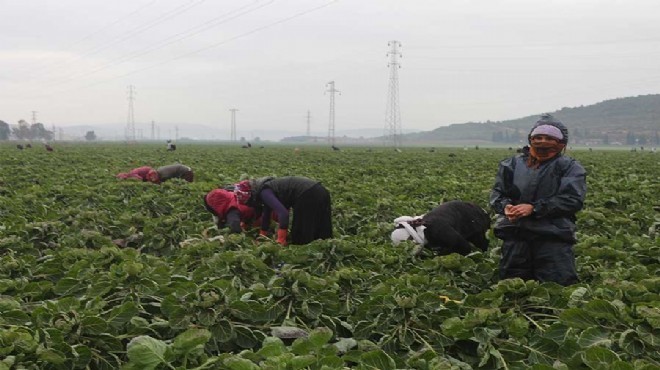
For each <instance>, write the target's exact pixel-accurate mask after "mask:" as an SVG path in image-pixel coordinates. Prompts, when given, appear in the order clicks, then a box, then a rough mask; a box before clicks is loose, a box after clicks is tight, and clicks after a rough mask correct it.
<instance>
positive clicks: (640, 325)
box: [0, 144, 660, 370]
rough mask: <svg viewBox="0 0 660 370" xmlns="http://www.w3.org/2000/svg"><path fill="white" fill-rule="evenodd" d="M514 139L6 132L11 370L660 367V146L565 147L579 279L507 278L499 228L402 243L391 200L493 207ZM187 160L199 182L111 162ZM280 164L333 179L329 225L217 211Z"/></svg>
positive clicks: (3, 284) (5, 317) (2, 341)
mask: <svg viewBox="0 0 660 370" xmlns="http://www.w3.org/2000/svg"><path fill="white" fill-rule="evenodd" d="M450 154H454V156H450ZM510 155H513V152H512V151H509V150H507V149H484V148H482V149H480V150H475V149H473V148H470V150H467V151H464V150H462V149H450V148H435V149H433V150H430V149H429V148H411V149H404V150H403V151H402V152H401V153H398V152H395V151H393V150H388V149H384V148H372V149H369V148H344V149H343V150H342V151H339V152H335V151H331V150H330V149H328V148H320V147H319V148H315V147H303V148H301V150H299V151H294V149H293V148H292V147H266V148H257V147H253V148H251V149H241V148H237V147H229V146H215V145H192V144H187V145H186V144H183V145H180V146H179V148H178V150H177V151H175V152H166V151H165V148H164V145H147V144H140V145H130V146H129V145H125V144H96V145H84V144H77V145H74V144H59V145H55V151H54V152H46V151H45V150H43V148H41V147H40V146H35V148H32V149H30V150H23V151H18V150H16V149H15V147H14V146H13V145H10V144H2V145H0V370H5V369H116V368H124V369H136V370H137V369H232V370H243V369H246V370H248V369H259V368H263V369H341V368H359V369H530V368H531V369H535V370H543V369H617V370H628V369H659V368H660V182H659V180H658V178H659V175H660V154H654V153H649V152H637V153H630V152H624V151H618V152H617V151H593V152H590V151H586V150H585V151H572V152H569V155H571V156H573V157H575V158H577V159H578V160H580V162H581V163H582V164H583V165H584V166H585V167H586V169H587V170H588V173H589V175H588V187H589V190H588V195H587V203H586V208H585V209H584V210H583V211H582V212H580V213H579V214H578V227H579V232H578V237H579V242H578V244H577V246H576V248H575V252H576V256H577V265H578V273H579V276H580V279H581V282H580V283H579V284H577V285H574V286H570V287H561V286H559V285H556V284H553V283H543V284H540V283H538V282H533V281H527V282H525V281H522V280H520V279H513V280H505V281H499V279H498V277H497V270H498V261H499V246H500V244H501V243H500V242H499V241H498V240H497V239H495V238H494V237H493V235H492V232H491V233H489V240H490V248H489V250H488V251H487V252H486V253H481V252H476V251H475V252H474V253H472V254H470V255H468V256H466V257H463V256H460V255H456V254H452V255H448V256H442V257H434V256H433V255H431V254H430V253H428V252H426V251H422V252H421V253H416V252H419V251H418V249H417V248H416V247H415V245H414V244H413V243H412V242H407V243H403V244H402V245H399V246H397V247H393V246H392V245H391V243H390V239H389V235H390V232H391V231H392V227H393V225H392V220H393V219H394V218H395V217H398V216H401V215H419V214H423V213H425V212H427V211H428V210H430V209H431V208H433V207H434V206H435V205H437V204H438V203H440V202H444V201H448V200H452V199H461V200H465V201H471V202H474V203H477V204H479V205H481V206H482V207H484V208H486V209H488V206H487V201H488V196H489V193H490V187H491V185H492V183H493V180H494V176H495V173H496V171H497V165H498V162H499V161H500V160H501V159H504V158H505V157H507V156H510ZM176 162H180V163H183V164H186V165H189V166H191V167H192V168H193V169H194V170H195V182H193V183H186V182H183V181H180V180H174V181H169V182H166V183H164V184H162V185H153V184H150V183H142V182H135V181H119V180H116V179H115V177H114V175H115V174H116V173H118V172H122V171H126V170H129V169H131V168H134V167H139V166H142V165H150V166H152V167H158V166H161V165H166V164H172V163H176ZM268 175H271V176H285V175H299V176H308V177H311V178H314V179H318V180H320V181H322V182H323V184H324V185H325V186H326V187H327V188H328V190H329V191H330V192H331V194H332V201H333V222H334V235H335V237H334V238H333V239H331V240H325V241H316V242H313V243H311V244H309V245H306V246H289V247H280V246H279V245H278V244H276V243H275V242H274V241H272V240H268V239H259V240H257V239H256V236H257V234H258V233H257V231H256V230H252V231H249V232H247V233H245V234H241V235H236V234H235V235H229V234H227V232H226V230H217V229H216V228H214V227H213V224H212V221H211V215H210V214H209V213H208V212H207V211H206V210H205V209H204V206H203V202H202V196H203V195H204V194H205V193H206V192H208V191H209V190H211V189H213V188H216V187H219V186H222V185H226V184H231V183H235V182H237V181H238V180H239V179H243V178H245V177H248V176H249V177H260V176H268ZM491 214H492V212H491ZM218 236H222V237H223V238H218ZM282 263H283V265H282Z"/></svg>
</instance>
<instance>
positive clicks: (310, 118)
mask: <svg viewBox="0 0 660 370" xmlns="http://www.w3.org/2000/svg"><path fill="white" fill-rule="evenodd" d="M311 121H312V115H311V113H309V111H307V136H310V134H309V123H310V122H311Z"/></svg>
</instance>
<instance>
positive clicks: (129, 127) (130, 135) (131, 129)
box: [126, 85, 137, 141]
mask: <svg viewBox="0 0 660 370" xmlns="http://www.w3.org/2000/svg"><path fill="white" fill-rule="evenodd" d="M134 94H137V93H136V92H135V86H133V85H129V86H128V118H127V119H126V140H127V141H135V111H134V109H133V100H135V97H134V96H133V95H134Z"/></svg>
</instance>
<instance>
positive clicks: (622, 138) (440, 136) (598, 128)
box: [404, 94, 660, 145]
mask: <svg viewBox="0 0 660 370" xmlns="http://www.w3.org/2000/svg"><path fill="white" fill-rule="evenodd" d="M542 113H546V112H539V113H538V114H535V115H531V116H527V117H522V118H517V119H512V120H507V121H487V122H468V123H462V124H453V125H449V126H444V127H439V128H437V129H435V130H432V131H425V132H418V133H413V134H407V135H404V143H407V144H432V143H434V142H456V143H459V142H462V143H474V144H479V143H512V144H513V143H520V141H521V140H523V142H526V136H527V133H528V130H529V129H530V128H531V126H532V125H533V124H534V122H536V121H537V120H538V118H539V116H540V115H541V114H542ZM549 113H551V114H552V115H553V116H555V117H556V118H558V119H559V120H560V121H562V122H564V123H565V124H566V125H567V126H568V127H569V131H570V142H571V143H572V144H592V145H597V144H621V145H635V144H639V145H645V144H648V145H658V144H660V137H659V134H658V131H660V94H656V95H640V96H636V97H628V98H618V99H612V100H606V101H603V102H600V103H597V104H593V105H588V106H579V107H575V108H562V109H560V110H558V111H555V112H549Z"/></svg>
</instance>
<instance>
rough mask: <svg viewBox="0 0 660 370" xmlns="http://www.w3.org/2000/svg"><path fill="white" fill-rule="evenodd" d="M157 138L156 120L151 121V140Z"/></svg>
mask: <svg viewBox="0 0 660 370" xmlns="http://www.w3.org/2000/svg"><path fill="white" fill-rule="evenodd" d="M154 140H156V122H154V121H153V120H152V121H151V141H154Z"/></svg>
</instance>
